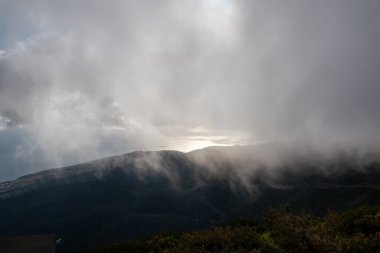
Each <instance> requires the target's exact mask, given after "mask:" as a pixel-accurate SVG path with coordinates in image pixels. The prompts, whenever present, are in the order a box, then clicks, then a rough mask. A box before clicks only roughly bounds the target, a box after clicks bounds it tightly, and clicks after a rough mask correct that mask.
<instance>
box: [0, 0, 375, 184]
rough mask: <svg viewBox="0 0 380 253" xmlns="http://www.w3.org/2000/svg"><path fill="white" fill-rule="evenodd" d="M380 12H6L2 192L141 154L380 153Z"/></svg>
mask: <svg viewBox="0 0 380 253" xmlns="http://www.w3.org/2000/svg"><path fill="white" fill-rule="evenodd" d="M379 13H380V1H377V0H361V1H356V0H320V1H305V0H302V1H301V0H285V1H282V0H281V1H280V0H277V1H275V0H261V1H258V0H236V1H233V0H181V1H178V0H154V1H153V0H150V1H148V0H139V1H132V0H114V1H104V0H91V1H90V0H67V1H58V0H33V1H30V0H17V1H14V0H0V181H4V180H10V179H14V178H16V177H18V176H21V175H25V174H28V173H32V172H36V171H39V170H43V169H48V168H52V167H61V166H66V165H71V164H76V163H79V162H84V161H88V160H92V159H96V158H100V157H105V156H109V155H115V154H122V153H126V152H131V151H134V150H160V149H174V150H180V151H185V152H186V151H190V150H194V149H198V148H203V147H206V146H211V145H237V144H239V145H247V144H260V143H265V142H272V141H303V142H310V143H317V144H318V145H322V146H323V145H327V144H334V143H346V144H347V143H349V144H350V145H358V146H363V145H372V146H376V145H377V143H378V142H379V140H380V134H379V133H378V131H379V129H380V110H379V108H380V99H379V95H380V71H379V67H380V46H379V45H380V15H379ZM347 145H348V144H347Z"/></svg>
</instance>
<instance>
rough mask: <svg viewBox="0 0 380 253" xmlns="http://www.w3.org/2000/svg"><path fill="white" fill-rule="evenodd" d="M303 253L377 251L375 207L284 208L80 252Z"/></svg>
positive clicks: (379, 217)
mask: <svg viewBox="0 0 380 253" xmlns="http://www.w3.org/2000/svg"><path fill="white" fill-rule="evenodd" d="M130 252H131V253H132V252H133V253H190V252H191V253H193V252H194V253H209V252H222V253H227V252H228V253H231V252H235V253H245V252H247V253H259V252H260V253H266V252H268V253H272V252H273V253H277V252H278V253H286V252H295V253H298V252H299V253H304V252H326V253H327V252H329V253H330V252H335V253H356V252H367V253H370V252H376V253H377V252H380V207H359V208H355V209H350V210H347V211H345V212H341V213H337V212H333V211H329V212H327V214H326V215H325V216H324V217H318V216H315V215H312V214H310V213H308V212H301V213H298V214H294V213H293V212H291V210H290V208H289V207H287V206H284V207H281V208H279V209H271V210H269V211H268V212H267V213H266V214H265V215H263V217H261V218H260V219H258V220H242V221H236V222H234V223H230V224H228V225H224V226H220V227H215V228H211V229H208V230H203V231H195V232H189V233H182V234H167V235H156V236H151V237H148V238H144V239H140V240H134V241H128V242H124V243H120V244H117V245H112V246H107V247H97V248H92V249H89V250H87V251H85V253H130Z"/></svg>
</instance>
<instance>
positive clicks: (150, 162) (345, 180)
mask: <svg viewBox="0 0 380 253" xmlns="http://www.w3.org/2000/svg"><path fill="white" fill-rule="evenodd" d="M379 161H380V159H379V156H378V155H377V153H371V152H359V151H358V150H356V149H345V150H341V149H339V150H334V151H331V153H330V152H326V153H323V152H318V151H317V150H313V149H307V148H297V149H295V148H289V147H288V146H286V145H278V144H267V145H259V146H245V147H240V146H235V147H210V148H206V149H202V150H197V151H194V152H190V153H181V152H177V151H158V152H141V151H139V152H133V153H129V154H125V155H121V156H115V157H109V158H104V159H99V160H96V161H92V162H88V163H84V164H79V165H76V166H70V167H66V168H59V169H52V170H47V171H42V172H39V173H36V174H32V175H27V176H24V177H21V178H19V179H17V180H14V181H10V182H4V183H1V184H0V224H1V226H0V235H30V234H56V235H57V237H60V238H62V240H63V244H62V245H60V247H59V249H58V250H59V251H60V252H72V251H73V250H74V249H84V248H86V247H88V246H89V245H94V244H104V243H114V242H118V241H121V240H127V239H134V238H139V237H141V236H148V235H153V234H157V233H163V232H179V231H191V230H195V229H205V228H208V227H212V226H215V225H217V224H222V223H225V222H228V221H231V220H234V219H240V218H254V217H258V216H260V215H261V214H262V213H263V212H264V211H265V210H267V209H268V208H269V207H278V206H280V205H283V204H291V205H292V206H293V207H294V209H295V210H301V209H305V210H309V211H311V212H313V213H315V214H318V215H324V214H325V212H326V211H327V209H331V210H344V209H346V208H352V207H356V206H359V205H362V204H367V205H372V206H373V205H379V204H380V199H379V197H378V196H380V183H379V180H380V162H379Z"/></svg>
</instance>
